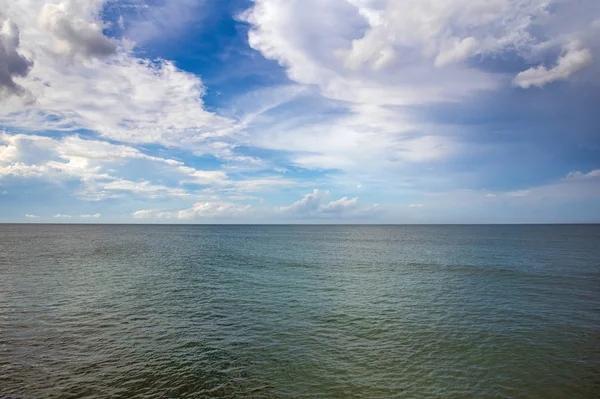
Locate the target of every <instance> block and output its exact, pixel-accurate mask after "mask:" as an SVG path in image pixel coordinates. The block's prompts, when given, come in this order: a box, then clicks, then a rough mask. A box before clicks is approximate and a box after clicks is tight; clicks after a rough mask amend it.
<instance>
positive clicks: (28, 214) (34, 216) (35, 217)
mask: <svg viewBox="0 0 600 399" xmlns="http://www.w3.org/2000/svg"><path fill="white" fill-rule="evenodd" d="M25 217H26V218H27V219H37V218H39V216H37V215H32V214H30V213H26V214H25Z"/></svg>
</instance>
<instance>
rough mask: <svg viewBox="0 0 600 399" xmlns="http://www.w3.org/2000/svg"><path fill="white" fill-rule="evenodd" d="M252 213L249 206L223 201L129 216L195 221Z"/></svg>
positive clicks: (148, 210)
mask: <svg viewBox="0 0 600 399" xmlns="http://www.w3.org/2000/svg"><path fill="white" fill-rule="evenodd" d="M251 212H252V207H251V206H250V205H241V204H236V203H232V202H224V201H205V202H197V203H195V204H194V205H192V207H190V208H187V209H182V210H178V211H164V210H160V209H140V210H138V211H135V212H133V213H132V214H131V216H132V217H133V218H134V219H171V220H182V221H190V220H195V219H211V218H225V219H229V218H235V217H238V218H239V217H242V216H248V215H249V214H250V213H251Z"/></svg>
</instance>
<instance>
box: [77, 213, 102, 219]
mask: <svg viewBox="0 0 600 399" xmlns="http://www.w3.org/2000/svg"><path fill="white" fill-rule="evenodd" d="M101 216H102V215H101V214H99V213H95V214H93V215H80V216H79V217H80V218H82V219H100V217H101Z"/></svg>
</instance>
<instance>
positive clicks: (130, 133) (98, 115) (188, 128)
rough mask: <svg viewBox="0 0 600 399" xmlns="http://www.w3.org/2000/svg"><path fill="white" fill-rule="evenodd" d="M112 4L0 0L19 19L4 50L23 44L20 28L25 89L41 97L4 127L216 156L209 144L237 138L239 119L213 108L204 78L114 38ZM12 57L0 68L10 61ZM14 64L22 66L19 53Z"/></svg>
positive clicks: (5, 117) (5, 115) (2, 117)
mask: <svg viewBox="0 0 600 399" xmlns="http://www.w3.org/2000/svg"><path fill="white" fill-rule="evenodd" d="M105 3H106V2H105V1H104V0H90V1H78V0H63V1H61V2H49V1H45V0H19V1H9V0H0V9H1V10H2V12H3V13H4V14H5V15H7V16H8V17H10V18H11V21H13V22H11V23H10V24H9V25H10V29H9V28H8V27H7V26H9V25H7V24H6V23H5V24H4V27H3V32H4V33H3V36H2V38H3V43H5V44H4V46H5V47H6V43H9V44H10V46H11V47H10V48H11V49H12V48H15V45H14V43H17V44H18V41H15V40H16V39H15V38H16V37H18V36H16V34H15V30H14V29H13V27H14V26H16V25H14V24H17V25H18V26H19V27H20V28H21V40H20V48H21V50H22V51H21V53H23V54H27V55H31V59H32V61H33V62H34V64H33V67H32V68H31V73H29V75H27V76H26V77H23V78H21V79H20V80H19V85H20V86H21V87H22V88H23V90H25V91H27V92H29V93H31V96H33V97H34V98H35V99H36V101H35V103H31V104H29V106H28V107H22V106H17V105H15V104H13V105H11V107H8V108H6V109H2V111H0V123H1V124H2V125H4V126H10V127H14V128H17V129H19V130H21V131H23V130H30V131H39V130H59V131H65V132H69V131H74V130H79V129H87V130H90V131H94V132H97V133H98V134H99V135H100V136H104V137H106V138H109V139H112V140H116V141H120V142H127V143H158V144H161V145H165V146H169V147H173V146H177V147H184V148H186V149H189V150H203V151H206V152H207V153H213V152H212V151H211V147H210V145H209V144H210V143H211V142H213V141H223V142H225V141H227V140H226V136H228V135H232V134H235V133H236V132H237V130H238V128H237V127H236V126H235V121H232V120H230V119H228V118H224V117H221V116H219V115H217V114H215V113H213V112H209V111H207V110H206V109H205V107H204V102H203V101H202V97H203V96H204V85H203V83H202V80H201V78H200V77H199V76H197V75H194V74H191V73H187V72H185V71H182V70H180V69H178V68H177V67H176V66H175V64H174V63H173V62H171V61H168V60H160V59H158V60H149V59H144V58H140V57H137V56H135V55H134V54H133V52H132V46H135V44H134V43H131V42H130V41H128V40H127V39H126V38H118V39H116V38H115V39H109V38H107V37H106V36H105V35H104V34H103V28H104V26H105V24H104V23H103V22H102V20H101V15H102V10H103V7H104V6H105ZM7 32H8V33H7ZM11 43H12V44H11ZM11 51H12V50H11ZM4 58H5V57H4V55H3V56H2V61H0V65H1V64H2V63H4V64H6V62H5V61H4ZM10 59H11V60H13V61H11V64H10V65H11V66H14V67H16V66H17V63H16V62H14V59H16V58H15V56H14V51H12V52H11V58H10ZM19 65H20V67H19V68H18V69H17V70H16V72H18V73H19V74H20V75H23V74H24V72H25V69H26V68H24V66H26V65H25V64H24V63H23V61H22V60H21V62H20V64H19ZM27 65H28V68H29V67H30V66H31V65H30V64H27ZM6 70H7V68H1V67H0V74H1V75H0V78H1V79H2V81H3V82H4V83H3V84H4V86H3V87H8V86H6V84H8V85H9V86H10V87H12V89H11V90H13V91H14V90H16V89H15V87H16V86H14V85H13V84H12V83H11V82H14V81H13V80H12V78H11V80H8V79H7V76H8V75H7V73H6V72H5V71H6ZM14 76H17V75H16V73H15V72H13V73H11V74H10V77H14ZM214 153H216V154H217V155H218V151H214ZM229 155H230V156H231V155H232V154H229ZM234 155H235V154H234ZM232 162H236V160H235V159H233V160H232Z"/></svg>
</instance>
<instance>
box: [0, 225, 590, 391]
mask: <svg viewBox="0 0 600 399" xmlns="http://www.w3.org/2000/svg"><path fill="white" fill-rule="evenodd" d="M213 397H214V398H541V399H549V398H599V397H600V226H598V225H581V226H576V225H572V226H569V225H563V226H64V225H63V226H51V225H0V398H213Z"/></svg>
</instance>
